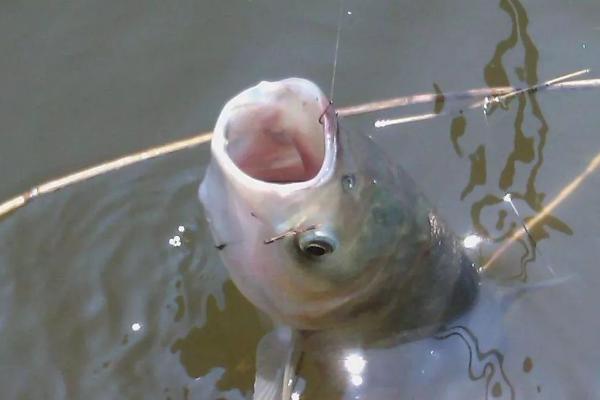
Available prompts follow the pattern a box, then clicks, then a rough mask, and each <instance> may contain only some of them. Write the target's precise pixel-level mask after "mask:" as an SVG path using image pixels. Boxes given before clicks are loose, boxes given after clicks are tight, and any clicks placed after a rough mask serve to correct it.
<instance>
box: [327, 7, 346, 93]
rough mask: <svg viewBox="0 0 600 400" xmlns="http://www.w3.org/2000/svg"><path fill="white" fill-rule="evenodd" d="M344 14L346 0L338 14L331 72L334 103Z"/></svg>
mask: <svg viewBox="0 0 600 400" xmlns="http://www.w3.org/2000/svg"><path fill="white" fill-rule="evenodd" d="M343 14H344V0H340V10H339V13H338V22H337V33H336V38H335V50H334V53H333V71H332V72H331V85H330V90H329V100H330V101H333V89H334V87H335V72H336V70H337V62H338V53H339V49H340V37H341V35H342V16H343Z"/></svg>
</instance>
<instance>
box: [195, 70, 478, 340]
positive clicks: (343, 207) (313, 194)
mask: <svg viewBox="0 0 600 400" xmlns="http://www.w3.org/2000/svg"><path fill="white" fill-rule="evenodd" d="M341 122H343V121H340V120H339V119H338V117H337V115H336V113H335V110H334V109H333V106H332V105H331V103H330V102H329V100H328V99H327V97H326V96H325V95H324V94H323V93H322V92H321V90H320V89H319V88H318V87H317V86H316V85H315V84H314V83H312V82H310V81H307V80H304V79H299V78H290V79H285V80H282V81H278V82H261V83H260V84H258V85H256V86H254V87H252V88H249V89H247V90H245V91H243V92H242V93H240V94H239V95H237V96H236V97H234V98H233V99H231V100H230V101H229V102H228V103H227V104H226V105H225V106H224V108H223V110H222V112H221V114H220V116H219V118H218V120H217V123H216V126H215V129H214V133H213V135H214V136H213V139H212V143H211V156H212V157H211V161H210V164H209V166H208V168H207V170H206V174H205V177H204V179H203V181H202V183H201V185H200V189H199V197H200V200H201V202H202V204H203V206H204V210H205V213H206V216H207V219H208V222H209V226H210V229H211V231H212V235H213V238H214V240H215V246H217V248H218V249H219V252H220V255H221V258H222V260H223V262H224V264H225V266H226V267H227V269H228V271H229V273H230V275H231V278H232V279H233V281H234V283H235V284H236V286H237V287H238V288H239V290H240V291H241V292H242V293H243V294H244V295H245V296H246V297H247V298H248V299H249V300H250V301H251V302H252V303H254V304H255V305H256V306H257V307H258V308H259V309H261V310H262V311H264V312H266V313H267V314H268V315H269V316H271V318H273V320H274V321H275V322H277V323H280V324H284V325H287V326H290V327H292V328H293V329H295V330H297V331H299V332H305V333H306V337H310V336H311V334H312V333H314V334H317V335H316V336H319V335H320V337H328V335H329V336H331V337H332V338H339V337H341V335H344V337H346V338H350V339H352V340H354V341H355V342H359V343H361V344H365V343H372V342H377V341H381V340H385V339H386V338H388V337H391V336H395V337H397V336H398V335H400V336H402V335H404V333H407V332H413V333H414V332H419V331H422V330H425V331H428V330H430V329H435V328H436V327H438V326H439V325H440V324H442V323H444V322H445V321H447V320H449V319H451V318H454V317H455V316H457V315H459V314H461V313H462V312H464V311H465V310H466V309H468V308H469V307H470V305H471V304H472V303H473V302H474V300H475V298H476V296H477V291H478V282H479V279H478V276H477V272H476V269H475V268H474V265H473V263H472V262H471V261H470V260H469V259H468V257H467V256H466V255H465V254H464V251H463V248H462V246H461V244H460V242H459V241H458V240H457V239H456V238H455V236H454V235H453V234H452V233H451V232H450V231H449V230H448V229H447V227H446V225H445V223H444V222H443V221H442V220H441V219H440V218H439V217H438V215H437V214H436V212H435V211H434V210H433V209H432V207H431V206H430V204H429V203H428V201H427V200H426V199H425V197H424V196H423V195H422V194H421V193H420V192H419V191H418V190H417V187H416V185H415V183H414V182H413V180H412V179H411V178H410V177H409V176H408V174H406V173H405V172H404V171H403V170H402V169H401V168H399V167H397V166H395V165H394V164H393V163H391V162H390V161H389V160H388V159H387V157H386V156H385V154H384V152H383V151H382V149H380V148H379V147H378V146H377V145H376V144H375V143H374V142H373V141H371V139H370V138H368V137H367V136H366V135H364V134H362V133H360V132H353V131H347V130H344V129H342V126H341ZM334 340H335V339H334Z"/></svg>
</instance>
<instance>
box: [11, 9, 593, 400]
mask: <svg viewBox="0 0 600 400" xmlns="http://www.w3.org/2000/svg"><path fill="white" fill-rule="evenodd" d="M35 3H36V2H29V3H23V4H18V3H13V2H8V3H5V4H2V5H0V32H1V33H2V36H1V37H2V39H1V40H0V50H1V53H2V54H3V55H5V56H4V57H3V58H4V61H3V62H2V63H1V64H0V70H1V71H2V87H3V88H4V90H3V92H4V93H5V96H2V101H1V102H0V121H2V131H3V133H2V141H1V143H0V169H1V170H2V171H3V172H4V173H3V176H2V181H1V182H2V186H1V187H0V195H1V198H2V199H4V198H5V197H9V196H10V195H14V194H15V193H17V192H19V191H22V190H25V189H27V188H29V187H31V186H32V185H34V184H36V183H39V182H40V181H42V180H44V179H46V178H50V177H54V176H58V175H60V174H63V173H66V172H71V171H72V170H73V169H75V168H78V167H83V166H87V165H89V164H92V163H95V162H99V161H103V160H105V159H107V158H111V157H115V156H119V155H122V154H125V153H127V152H129V151H132V150H138V149H141V148H145V147H148V146H151V145H154V144H160V143H163V142H165V141H168V140H172V139H175V138H180V137H183V136H185V135H187V134H189V133H190V132H194V131H198V130H206V129H210V127H211V126H212V124H213V123H214V120H215V118H216V115H217V112H218V110H219V109H220V107H221V105H222V104H223V102H224V100H225V99H227V98H229V97H231V96H233V95H234V94H235V93H237V92H238V91H239V90H241V89H242V88H245V87H247V86H250V85H252V84H254V83H255V82H256V81H258V80H261V79H278V78H282V77H287V76H292V75H299V76H304V77H307V78H310V79H312V80H314V81H316V82H318V83H319V84H320V85H321V86H322V87H323V88H324V89H325V91H327V90H328V85H329V81H330V78H331V61H332V59H333V48H334V40H335V33H336V29H337V19H338V7H339V3H338V2H316V1H313V2H299V1H298V2H292V3H290V2H276V1H258V0H252V1H237V2H202V3H193V2H182V3H180V4H178V5H175V4H171V3H169V4H166V3H165V4H162V5H153V6H149V5H148V4H146V3H144V4H142V3H141V2H139V3H136V2H134V1H130V2H127V3H126V4H123V3H121V2H116V3H114V4H112V5H109V4H107V3H106V2H103V3H102V4H100V3H95V2H80V3H78V5H77V6H73V5H68V4H67V3H66V2H65V3H53V5H51V6H50V5H48V4H46V3H43V4H42V3H41V2H38V3H39V4H35ZM344 11H345V13H344V14H343V22H342V36H341V37H342V40H341V43H340V53H339V61H338V70H337V78H336V88H335V98H336V102H337V103H338V104H342V105H346V104H356V103H360V102H365V101H368V100H376V99H382V98H387V97H394V96H400V95H408V94H412V93H417V92H424V91H432V90H433V85H434V84H436V85H437V86H438V87H439V88H441V90H443V91H452V90H461V89H467V88H472V87H481V86H486V85H490V86H495V85H505V84H511V85H514V86H527V85H531V84H534V83H536V82H539V81H544V80H547V79H551V78H553V77H556V76H559V75H562V74H566V73H569V72H572V71H575V70H578V69H581V68H592V73H591V75H593V76H594V77H597V76H598V75H597V73H596V72H595V71H600V69H599V68H598V67H599V64H600V56H598V54H600V51H599V47H600V22H599V21H600V3H598V2H597V1H596V0H590V1H579V2H577V3H576V4H568V5H567V4H565V3H564V2H560V1H558V0H556V1H545V2H534V1H527V2H525V1H517V0H502V1H499V2H496V1H494V2H476V1H472V0H470V1H467V0H465V1H459V2H452V3H450V2H445V1H430V2H408V1H402V2H391V1H383V2H378V3H377V4H374V3H373V2H370V3H364V2H358V1H351V0H345V2H344ZM599 93H600V92H598V91H597V90H596V91H593V90H591V91H577V92H575V91H570V92H552V93H550V92H540V93H535V94H529V95H525V96H520V97H516V98H514V99H512V100H511V101H509V102H508V104H507V107H506V108H497V109H495V110H494V111H493V113H492V114H491V115H489V116H487V117H485V116H484V115H483V112H482V111H481V109H477V110H473V111H469V110H466V109H464V107H463V106H464V104H458V103H452V102H450V101H448V102H446V104H444V111H449V112H450V115H449V116H444V117H438V118H436V119H434V120H430V121H427V122H420V123H413V124H405V125H398V126H394V127H388V128H385V129H375V128H373V121H374V120H375V119H377V118H384V117H386V118H387V117H395V116H399V115H402V114H413V113H419V112H431V109H432V107H433V105H428V106H426V107H410V108H409V109H403V110H394V111H388V112H385V113H379V114H377V115H367V116H362V117H357V118H354V119H352V120H349V121H348V122H347V125H348V126H349V128H351V129H363V130H364V131H365V132H368V133H369V134H371V135H372V136H373V138H374V139H375V140H376V141H377V142H379V143H381V144H383V145H384V147H385V149H386V151H387V152H388V153H389V155H390V157H392V158H393V159H394V160H396V161H397V162H398V163H400V164H402V166H403V167H404V168H405V169H406V170H407V171H408V172H409V173H410V174H411V175H412V176H413V177H414V178H415V180H416V181H417V182H419V184H420V185H421V187H422V189H423V190H424V191H425V193H426V194H427V195H428V197H429V198H430V200H432V201H433V202H434V203H435V204H436V205H437V207H438V209H439V210H440V214H442V215H444V216H445V217H446V219H447V220H448V221H449V223H450V225H451V226H452V227H453V228H454V229H455V230H456V232H457V233H458V234H459V235H463V236H466V235H468V234H470V233H473V232H475V233H480V234H483V233H486V234H487V235H489V237H491V238H492V241H493V242H495V243H491V244H489V247H490V248H492V249H495V248H497V247H498V246H499V245H500V244H501V243H502V241H503V240H504V239H505V238H506V237H507V236H509V235H510V234H511V232H512V231H513V230H514V229H516V228H518V227H519V226H520V221H521V219H529V218H533V217H535V216H536V215H538V213H539V212H540V211H541V210H542V208H543V207H544V206H545V205H547V204H549V203H550V202H551V201H552V199H554V198H555V197H556V196H557V195H558V194H559V193H560V191H561V190H562V189H563V188H564V187H565V186H566V185H567V184H569V182H571V181H572V179H573V178H574V177H576V176H577V175H579V174H580V173H581V172H582V171H583V170H584V169H585V168H586V166H587V165H588V163H589V162H590V161H591V160H592V159H593V158H594V157H595V156H596V155H597V154H598V152H600V139H599V137H600V136H598V126H600V116H599V115H598V113H597V111H596V108H597V104H598V100H599V98H600V97H599ZM6 94H8V96H6ZM461 110H462V113H461V112H460V111H461ZM207 161H208V149H207V147H206V146H205V147H201V148H198V149H195V150H189V151H185V152H183V153H181V154H176V155H173V156H168V157H166V158H164V159H161V160H155V161H150V162H146V163H144V164H141V165H138V166H134V167H130V168H127V169H125V170H122V171H119V172H116V173H112V174H109V175H106V176H103V177H101V178H97V179H94V180H91V181H88V182H85V183H81V184H77V185H75V186H73V187H71V188H69V189H66V190H64V191H61V192H59V193H56V194H52V195H49V196H46V197H43V198H41V199H39V200H37V201H35V202H33V203H32V204H31V205H29V206H27V207H25V208H24V209H22V210H20V211H18V212H16V213H14V214H12V215H10V216H9V217H8V218H4V219H2V220H1V221H0V299H1V301H0V307H1V311H0V333H1V334H0V338H1V339H0V397H2V398H3V399H4V398H6V399H12V398H27V399H29V398H32V399H38V398H40V399H42V398H43V399H60V398H69V399H74V398H86V399H96V398H98V399H105V398H131V399H135V398H159V399H167V398H170V399H205V398H206V399H213V398H230V399H236V398H243V397H244V396H247V395H248V393H249V392H250V390H251V387H252V382H253V377H254V362H255V348H256V344H257V343H258V341H259V340H260V338H261V337H262V336H263V335H264V334H265V333H266V332H268V331H269V329H270V325H269V322H268V321H267V320H264V319H263V318H262V317H261V316H260V315H259V314H258V313H257V312H256V311H255V309H254V308H253V307H252V306H251V305H250V304H248V303H247V302H246V301H245V300H244V299H243V298H242V297H241V296H240V295H239V293H238V292H237V291H236V290H235V288H234V287H233V286H232V284H231V283H230V282H229V281H228V279H227V275H226V272H225V270H224V268H223V267H222V266H221V264H220V262H219V261H218V259H217V257H216V250H215V249H214V248H213V247H212V242H211V240H210V238H209V235H208V233H207V231H206V226H205V223H204V220H203V215H202V210H201V208H200V206H199V204H198V202H197V199H196V190H197V185H198V183H199V181H200V178H201V176H202V173H203V170H204V167H205V165H206V163H207ZM599 184H600V173H598V172H597V173H595V174H591V175H590V176H589V177H587V179H586V180H585V181H584V182H583V183H582V184H581V186H579V188H578V189H577V190H576V191H575V192H574V193H573V194H571V195H570V196H569V197H567V198H566V200H564V201H563V202H561V203H560V205H559V206H558V207H557V208H555V209H554V210H553V212H552V213H551V214H550V215H549V216H547V217H546V218H544V219H543V221H542V223H541V224H539V225H538V228H536V229H534V230H532V231H531V236H532V237H533V238H534V239H535V241H536V242H537V243H538V244H537V249H534V248H533V246H532V245H531V241H530V240H527V238H525V239H524V240H522V241H521V242H519V243H517V244H515V246H513V247H511V249H510V250H509V251H508V252H507V253H506V256H505V257H504V258H503V259H501V260H500V261H499V262H498V263H496V266H495V267H494V268H491V270H490V271H488V275H489V276H491V277H493V278H494V281H493V282H492V281H490V282H489V283H487V284H486V286H485V288H484V291H483V293H482V301H481V303H480V304H479V305H478V306H477V307H476V308H475V309H474V310H473V311H472V312H471V313H469V314H468V315H465V316H464V317H463V318H461V319H460V320H458V321H455V322H454V323H453V324H452V325H451V326H449V327H447V329H446V330H445V331H443V332H441V333H440V334H439V335H438V336H437V337H436V338H432V339H429V340H424V341H419V342H414V343H410V344H406V345H403V346H398V347H397V348H394V349H393V350H388V351H378V350H372V351H369V352H366V353H365V354H363V355H362V356H363V357H364V358H365V359H366V360H367V362H368V363H367V365H368V367H367V368H366V370H365V371H364V373H363V374H362V375H361V383H360V384H358V385H354V386H351V387H350V388H346V389H345V390H344V391H343V392H339V391H338V390H337V389H336V388H335V387H334V386H335V385H328V384H325V382H323V381H322V380H320V379H319V377H322V376H323V375H324V374H323V370H326V371H327V370H328V369H327V368H330V369H331V368H333V369H335V368H336V367H335V363H332V362H331V359H328V360H318V359H316V360H311V359H310V357H309V358H307V359H306V360H305V363H304V364H303V365H304V366H303V367H302V368H301V370H300V374H301V376H302V377H303V380H304V381H306V391H305V392H306V394H305V398H331V397H341V396H346V397H348V398H352V397H354V396H355V395H362V396H366V398H506V399H531V398H544V399H563V398H579V399H583V398H590V399H591V398H596V397H597V393H598V391H599V389H600V388H599V387H598V376H597V374H598V369H599V367H600V351H597V349H596V347H597V346H596V342H597V338H598V332H600V322H599V320H598V318H596V315H597V311H596V308H597V304H598V302H599V298H598V295H597V289H596V288H597V287H598V285H599V284H600V272H599V271H598V268H599V265H598V260H597V259H598V257H597V254H598V252H597V248H598V246H599V245H600V240H599V236H598V233H597V232H599V231H600V208H599V205H598V204H600V203H599V200H600V199H599V197H600V196H599V192H598V189H597V188H598V185H599ZM507 192H509V193H511V194H512V201H513V205H514V208H515V209H516V210H517V211H518V213H519V215H517V214H516V213H515V211H514V210H513V208H512V207H511V205H510V204H509V203H507V202H505V201H503V197H504V195H505V194H506V193H507ZM497 282H500V283H501V284H503V285H505V286H507V287H506V288H498V287H497V286H495V285H496V284H497ZM518 285H523V286H518ZM333 372H335V371H332V374H331V375H330V376H334V375H335V374H334V373H333ZM355 383H358V381H355ZM332 386H333V388H332Z"/></svg>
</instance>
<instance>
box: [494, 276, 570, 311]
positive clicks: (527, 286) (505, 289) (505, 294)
mask: <svg viewBox="0 0 600 400" xmlns="http://www.w3.org/2000/svg"><path fill="white" fill-rule="evenodd" d="M573 279H575V275H566V276H559V277H556V278H550V279H545V280H542V281H539V282H531V283H529V282H527V283H524V282H519V283H508V282H507V283H501V284H497V285H496V287H497V290H498V295H499V297H500V299H501V301H502V303H504V304H505V305H508V304H511V303H512V302H513V301H514V300H516V299H517V298H519V297H521V296H522V295H525V294H529V293H532V292H537V291H539V290H544V289H550V288H555V287H558V286H560V285H563V284H565V283H568V282H570V281H572V280H573Z"/></svg>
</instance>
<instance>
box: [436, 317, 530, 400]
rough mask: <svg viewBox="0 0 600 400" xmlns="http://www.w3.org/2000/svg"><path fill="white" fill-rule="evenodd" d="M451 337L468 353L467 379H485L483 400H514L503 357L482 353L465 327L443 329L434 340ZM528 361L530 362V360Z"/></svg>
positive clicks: (491, 351)
mask: <svg viewBox="0 0 600 400" xmlns="http://www.w3.org/2000/svg"><path fill="white" fill-rule="evenodd" d="M453 336H456V337H458V338H460V339H461V340H462V341H463V342H464V343H465V345H466V346H467V349H468V351H469V369H468V372H469V379H471V380H472V381H479V380H481V379H485V399H486V400H487V399H490V398H506V399H510V400H514V398H515V389H514V387H513V386H512V384H511V383H510V381H509V380H508V377H507V375H506V371H505V370H504V355H503V354H502V353H500V351H498V350H497V349H492V350H489V351H486V352H482V351H481V350H480V348H479V342H478V340H477V337H476V336H475V334H474V333H473V332H471V331H470V330H469V329H468V328H467V327H465V326H460V325H457V326H452V327H449V328H444V329H442V331H441V332H440V333H439V334H437V335H436V338H437V339H440V340H445V339H448V338H451V337H453ZM529 360H530V361H531V359H529ZM530 369H531V368H530Z"/></svg>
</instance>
